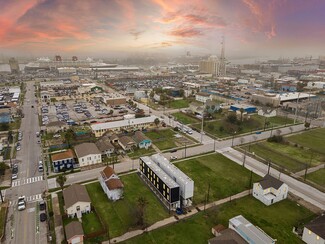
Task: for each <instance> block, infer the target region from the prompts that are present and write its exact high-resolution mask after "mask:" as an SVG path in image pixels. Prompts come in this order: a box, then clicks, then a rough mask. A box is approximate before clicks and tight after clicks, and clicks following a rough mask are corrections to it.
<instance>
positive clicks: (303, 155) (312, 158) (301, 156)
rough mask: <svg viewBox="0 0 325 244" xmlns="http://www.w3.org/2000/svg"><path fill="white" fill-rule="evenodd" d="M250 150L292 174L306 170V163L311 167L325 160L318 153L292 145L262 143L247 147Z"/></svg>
mask: <svg viewBox="0 0 325 244" xmlns="http://www.w3.org/2000/svg"><path fill="white" fill-rule="evenodd" d="M245 148H246V149H247V150H248V148H250V151H251V152H254V153H255V154H256V155H258V156H259V157H262V158H264V159H265V160H270V161H271V162H272V163H275V164H276V165H278V166H281V167H284V168H286V169H288V170H289V171H291V172H298V171H300V170H303V169H305V168H306V163H307V164H308V166H309V163H311V164H310V166H311V167H314V166H317V165H319V164H321V163H322V162H323V161H324V160H325V158H324V156H323V155H321V154H319V153H317V152H311V151H310V150H307V149H301V148H298V147H294V146H292V145H285V144H280V143H271V142H262V143H257V144H253V145H251V146H246V147H245Z"/></svg>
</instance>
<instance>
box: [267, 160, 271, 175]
mask: <svg viewBox="0 0 325 244" xmlns="http://www.w3.org/2000/svg"><path fill="white" fill-rule="evenodd" d="M270 168H271V162H268V168H267V174H268V175H269V174H270Z"/></svg>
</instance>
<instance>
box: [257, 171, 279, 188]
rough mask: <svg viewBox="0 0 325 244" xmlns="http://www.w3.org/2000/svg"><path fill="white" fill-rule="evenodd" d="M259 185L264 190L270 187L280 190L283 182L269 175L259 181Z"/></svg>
mask: <svg viewBox="0 0 325 244" xmlns="http://www.w3.org/2000/svg"><path fill="white" fill-rule="evenodd" d="M259 183H260V185H261V186H262V188H263V189H268V188H270V187H273V188H274V189H279V188H280V187H281V186H282V185H283V182H282V181H281V180H278V179H276V178H274V177H273V176H271V175H269V174H267V175H265V176H264V177H263V179H262V180H260V181H259Z"/></svg>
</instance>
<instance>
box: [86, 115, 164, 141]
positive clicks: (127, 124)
mask: <svg viewBox="0 0 325 244" xmlns="http://www.w3.org/2000/svg"><path fill="white" fill-rule="evenodd" d="M156 118H158V117H157V116H155V115H151V116H149V117H143V118H135V119H127V120H119V121H112V122H106V123H98V124H92V125H91V126H90V127H91V129H92V131H93V133H94V134H95V136H96V137H100V136H102V135H103V134H104V133H105V132H106V131H108V130H110V131H119V130H122V129H123V130H136V129H140V130H142V129H145V128H148V127H151V126H154V121H155V119H156Z"/></svg>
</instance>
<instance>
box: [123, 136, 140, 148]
mask: <svg viewBox="0 0 325 244" xmlns="http://www.w3.org/2000/svg"><path fill="white" fill-rule="evenodd" d="M120 143H121V144H123V145H124V146H133V145H136V143H135V141H133V139H132V138H131V137H129V136H122V137H120Z"/></svg>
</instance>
